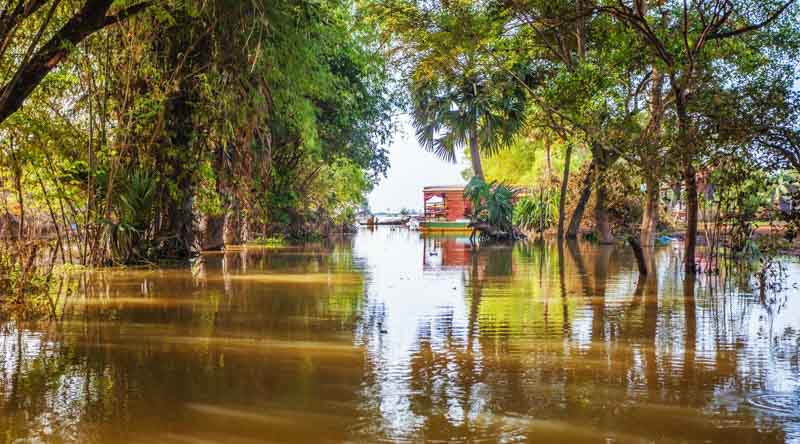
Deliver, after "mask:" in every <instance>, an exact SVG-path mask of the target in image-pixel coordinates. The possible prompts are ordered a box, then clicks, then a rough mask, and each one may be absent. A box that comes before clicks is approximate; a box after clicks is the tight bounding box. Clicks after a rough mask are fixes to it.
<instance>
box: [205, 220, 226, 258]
mask: <svg viewBox="0 0 800 444" xmlns="http://www.w3.org/2000/svg"><path fill="white" fill-rule="evenodd" d="M203 225H204V226H203V229H202V239H201V241H200V249H202V250H204V251H218V250H222V248H223V247H224V246H225V238H224V231H225V230H224V226H225V215H223V214H214V215H211V216H204V221H203Z"/></svg>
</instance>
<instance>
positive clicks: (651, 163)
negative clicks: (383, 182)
mask: <svg viewBox="0 0 800 444" xmlns="http://www.w3.org/2000/svg"><path fill="white" fill-rule="evenodd" d="M364 3H365V4H366V5H367V6H368V8H367V9H368V10H369V11H370V12H371V14H372V17H374V20H375V23H376V24H377V25H378V26H379V27H380V29H381V30H382V32H383V34H384V35H386V36H387V38H386V41H387V42H388V48H389V50H390V51H388V52H387V53H388V54H390V55H392V56H395V60H396V61H397V63H398V64H399V65H400V66H402V67H404V68H405V69H407V72H409V73H412V74H413V73H416V72H420V71H422V72H425V73H431V74H430V76H431V77H433V78H435V80H436V82H437V83H436V85H439V84H440V83H444V84H446V85H449V86H450V87H451V88H454V89H455V90H460V89H459V88H460V87H459V85H460V84H461V83H462V82H466V83H467V84H472V85H473V88H472V90H471V91H473V96H472V97H475V98H477V97H481V95H486V96H488V97H485V98H481V99H479V101H480V103H483V104H493V103H512V102H508V101H507V99H506V98H507V97H515V99H514V101H513V103H514V104H515V105H514V106H508V107H501V108H502V109H513V110H515V112H513V113H505V114H498V115H499V116H501V117H500V119H499V120H501V121H502V124H499V123H495V119H494V118H489V117H481V114H480V113H478V112H473V111H469V110H470V109H471V108H470V107H469V106H467V105H469V103H470V100H468V99H467V98H466V96H465V95H456V94H451V95H437V96H436V101H435V103H436V108H437V109H440V110H446V111H447V113H445V112H437V113H422V114H421V113H420V111H428V110H430V109H431V106H430V105H429V103H430V101H429V100H428V101H421V100H418V99H417V97H419V95H420V93H419V89H420V88H423V89H424V91H425V93H426V94H433V93H432V91H441V90H443V88H442V87H440V86H434V87H429V85H426V84H424V83H422V82H420V76H415V75H407V76H405V77H404V78H405V79H406V80H407V82H406V83H407V84H406V87H407V90H408V92H409V96H410V97H412V100H411V103H410V106H409V108H410V111H411V112H413V113H415V116H417V122H418V128H424V129H425V131H422V135H423V136H425V137H420V139H421V140H422V141H423V145H426V144H427V145H426V146H427V147H428V149H432V150H433V151H436V152H440V153H441V152H444V153H446V155H443V157H445V158H451V159H452V158H453V156H452V155H451V154H450V153H452V150H451V149H450V148H449V145H445V144H442V146H445V147H446V148H447V149H438V148H437V147H436V145H435V144H434V145H433V146H431V145H430V141H431V140H433V141H434V142H436V139H435V138H431V137H430V134H439V135H441V136H442V137H450V134H452V133H453V132H452V128H460V130H459V131H460V132H459V133H458V134H463V133H464V131H463V130H464V129H467V128H468V126H469V125H470V124H469V123H468V121H465V120H459V121H458V122H459V123H458V124H457V125H456V124H454V123H453V122H454V115H455V116H457V117H459V118H461V119H464V118H466V117H469V118H470V119H472V121H473V122H475V123H476V124H477V125H476V124H472V125H473V126H477V127H480V125H481V124H483V125H486V126H487V127H493V128H498V129H497V130H495V131H494V134H496V135H497V136H502V137H498V140H503V141H504V142H505V143H502V144H484V145H478V146H477V148H476V147H472V146H470V149H469V150H468V151H467V155H468V156H469V157H471V158H472V160H473V172H472V173H476V174H477V175H478V176H481V175H482V174H480V173H481V171H483V172H484V173H485V174H483V175H485V176H486V180H487V181H492V180H502V181H505V182H507V183H511V184H513V185H514V186H520V187H524V188H529V189H530V191H529V193H528V194H529V196H531V197H529V198H527V199H524V200H523V201H522V206H523V208H520V209H519V210H518V217H517V220H518V222H519V223H520V224H522V225H524V226H525V227H526V228H529V229H530V228H532V229H534V230H536V229H542V228H543V227H544V226H549V225H553V224H554V225H556V226H557V227H558V235H559V236H565V237H568V238H570V237H577V236H578V234H579V233H580V231H581V229H582V228H584V229H585V228H590V229H591V230H592V231H593V233H594V234H593V235H594V237H595V238H596V239H597V240H598V241H600V242H602V243H612V242H615V240H616V239H617V238H618V237H626V238H629V239H630V238H633V237H636V238H639V239H640V241H641V244H642V245H645V246H651V245H653V244H654V243H655V240H656V237H657V235H658V233H659V230H661V229H663V228H664V226H665V224H667V223H674V224H677V225H678V226H680V227H679V228H681V229H682V230H681V231H682V236H683V237H684V239H685V246H686V259H685V269H686V271H688V272H690V273H691V272H694V271H695V268H696V254H695V247H696V245H697V238H698V233H699V232H702V231H706V230H707V228H708V225H709V223H715V222H714V221H710V220H704V218H705V215H703V214H701V211H700V210H701V207H702V206H703V205H704V201H705V200H707V199H706V196H705V195H708V197H711V196H712V195H714V194H715V193H716V194H717V195H720V197H718V198H717V199H718V200H719V199H722V200H725V201H727V200H728V198H727V197H724V196H725V195H727V194H730V193H738V192H735V191H733V188H736V187H738V186H739V185H740V184H739V183H733V182H732V183H730V184H729V185H730V186H731V188H732V189H731V190H728V189H726V187H728V185H721V188H722V189H720V187H717V188H716V189H715V186H714V184H713V183H712V182H713V180H714V178H715V177H718V176H719V174H718V173H716V172H715V171H717V170H719V169H723V168H725V166H724V163H723V162H722V160H723V159H734V160H736V161H738V162H745V163H746V164H749V165H751V166H752V165H758V166H759V167H760V168H761V169H760V173H758V174H754V175H751V176H749V177H748V178H747V180H751V181H757V182H758V183H759V190H762V189H764V187H767V186H768V184H769V183H770V182H773V181H774V180H775V177H778V176H781V177H792V176H786V175H785V173H784V170H785V169H787V168H790V169H795V170H797V165H798V164H797V154H798V150H797V147H798V141H799V140H800V138H798V135H800V127H798V124H797V116H798V114H797V110H798V109H799V108H798V106H800V100H798V95H797V93H796V91H795V89H796V87H795V85H796V84H797V76H798V72H797V69H796V62H797V60H798V55H800V53H798V50H800V45H799V44H800V27H798V23H800V22H799V21H798V14H799V13H800V6H798V4H797V3H796V2H795V1H793V0H783V1H781V0H774V1H763V0H758V1H756V0H730V1H720V2H704V1H689V2H686V1H672V0H636V1H618V0H614V1H605V0H555V1H554V0H519V1H517V0H515V1H505V0H491V1H486V2H470V1H462V0H455V1H452V0H450V1H424V2H423V1H415V0H371V1H365V2H364ZM432 58H433V61H432ZM476 72H477V73H479V74H475V73H476ZM496 78H503V79H505V81H503V82H494V83H493V84H492V88H488V89H482V88H481V86H482V85H483V83H481V82H482V81H484V80H485V81H487V82H488V81H489V80H490V79H496ZM474 79H481V81H477V80H474ZM509 85H514V86H513V87H511V86H509ZM461 89H463V88H461ZM509 92H513V93H512V94H509ZM426 97H427V96H426ZM474 100H477V99H474ZM463 122H467V123H463ZM490 123H491V125H489V124H490ZM467 134H468V133H467ZM464 137H465V136H459V137H458V138H457V140H463V139H464ZM460 145H461V146H463V145H465V143H463V142H462V143H461V144H460ZM476 145H477V144H476ZM503 149H505V151H503ZM543 152H544V153H543ZM541 154H544V155H541ZM481 156H483V157H484V159H483V160H482V164H481V167H482V170H477V169H476V165H478V164H479V163H481V162H476V158H480V157H481ZM576 176H577V177H576ZM794 177H796V176H794ZM797 186H798V185H797V183H796V181H794V182H793V183H791V184H788V185H787V187H788V188H787V189H795V188H796V187H797ZM537 190H541V192H542V193H543V194H544V193H546V194H548V195H549V194H550V193H553V192H556V190H558V194H559V196H558V200H557V201H558V204H557V205H558V208H559V211H558V213H559V214H558V221H557V222H552V220H550V218H541V217H539V216H535V215H536V214H537V213H539V210H540V209H545V208H552V202H553V199H549V198H548V199H546V200H547V203H548V205H538V204H537V203H536V201H535V198H534V196H536V194H537ZM759 193H761V191H759ZM762 194H763V193H762ZM790 194H791V193H784V197H783V198H781V199H778V200H773V201H765V200H763V199H761V200H759V202H760V203H759V204H758V205H757V206H758V208H759V211H755V212H753V211H750V212H749V213H747V214H746V215H745V216H744V217H745V218H746V219H748V220H750V223H751V224H752V223H753V222H755V220H756V219H759V218H765V217H766V218H771V219H773V220H778V219H791V220H794V219H793V216H791V214H793V213H796V211H797V210H796V208H797V203H796V202H794V203H792V202H790V199H791V198H790ZM759 195H760V194H759ZM532 199H533V200H532ZM713 199H714V198H712V200H713ZM751 203H752V202H740V203H738V204H737V208H740V209H743V208H746V207H749V206H750V204H751ZM778 207H780V208H782V210H781V211H773V210H775V209H776V208H778ZM567 213H569V217H568V218H567ZM545 219H547V220H546V221H545ZM567 219H568V220H567ZM795 219H796V218H795ZM536 220H539V221H540V222H536ZM545 222H546V223H545ZM720 224H721V230H722V231H723V232H724V234H725V238H726V242H727V241H732V243H738V241H736V240H735V237H736V236H737V234H736V233H735V230H740V228H736V227H735V225H736V224H734V223H733V222H731V219H730V218H726V221H723V222H720ZM676 228H678V227H676ZM784 228H786V226H785V225H784V226H778V231H780V230H781V229H784ZM750 231H752V230H750ZM787 232H788V233H789V234H791V232H793V231H792V230H791V229H789V230H788V231H787ZM700 234H701V235H702V233H700ZM751 234H752V233H751ZM748 237H749V235H748Z"/></svg>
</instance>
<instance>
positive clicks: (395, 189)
mask: <svg viewBox="0 0 800 444" xmlns="http://www.w3.org/2000/svg"><path fill="white" fill-rule="evenodd" d="M397 119H398V120H397V129H396V130H395V134H394V140H393V141H392V144H391V146H390V147H389V162H390V165H391V168H390V169H389V174H388V175H387V177H386V178H385V179H383V180H381V182H380V183H379V184H378V185H377V186H376V187H375V189H374V190H372V192H371V193H370V195H369V196H368V200H369V206H370V209H371V210H372V211H373V212H379V211H387V210H388V211H400V210H401V209H403V208H409V209H417V210H422V188H423V187H425V186H429V185H455V184H464V183H466V181H465V180H464V179H463V178H462V177H461V171H462V170H464V169H465V168H466V167H467V165H466V164H465V162H466V161H465V159H464V158H463V156H461V155H460V154H461V153H458V154H459V159H458V163H450V162H446V161H444V160H441V159H439V158H438V157H436V156H434V155H433V154H431V153H429V152H427V151H425V150H424V149H423V148H422V147H421V146H420V145H419V143H418V142H417V139H416V137H415V136H414V127H413V126H412V125H411V120H410V118H409V116H408V115H406V114H403V115H401V116H398V118H397Z"/></svg>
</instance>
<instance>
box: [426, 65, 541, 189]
mask: <svg viewBox="0 0 800 444" xmlns="http://www.w3.org/2000/svg"><path fill="white" fill-rule="evenodd" d="M426 68H428V67H427V66H425V65H424V64H419V65H418V66H417V69H416V70H415V72H414V76H413V78H412V79H411V99H412V106H413V120H414V128H415V130H416V135H417V139H418V140H419V143H420V144H421V145H422V147H423V148H425V149H426V150H428V151H430V152H432V153H434V154H436V155H437V156H438V157H440V158H442V159H444V160H447V161H450V162H455V160H456V151H457V150H462V149H464V147H466V146H468V147H469V154H470V160H471V162H472V170H473V173H474V175H475V176H477V177H480V178H481V179H483V177H484V176H483V167H482V166H481V157H480V156H481V151H484V152H490V153H491V152H493V151H494V150H497V149H499V148H502V147H505V146H508V144H510V142H511V141H512V139H513V137H514V136H515V135H516V133H517V132H518V131H519V129H520V128H521V127H522V125H523V123H524V117H525V104H526V96H525V94H526V92H525V90H524V88H523V87H522V86H521V85H520V84H519V82H516V81H515V80H514V79H509V78H507V77H506V76H505V75H503V74H502V73H496V74H495V75H494V76H492V77H488V76H482V75H479V74H476V73H473V72H472V71H473V69H472V67H470V66H469V62H466V64H462V62H460V61H458V60H456V61H455V62H454V63H452V64H451V65H450V66H448V67H447V68H446V69H440V70H436V71H433V72H432V71H430V70H429V69H426ZM508 77H510V76H508Z"/></svg>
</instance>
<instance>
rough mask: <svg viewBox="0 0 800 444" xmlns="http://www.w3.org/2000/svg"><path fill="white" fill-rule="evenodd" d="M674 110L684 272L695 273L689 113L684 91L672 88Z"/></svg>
mask: <svg viewBox="0 0 800 444" xmlns="http://www.w3.org/2000/svg"><path fill="white" fill-rule="evenodd" d="M673 90H674V92H675V109H676V114H677V117H678V143H679V144H680V146H679V149H680V153H681V156H682V159H683V176H684V177H683V180H684V182H685V184H686V240H685V254H686V256H685V258H684V270H685V271H686V272H687V273H690V274H691V273H695V272H696V271H697V266H696V263H695V250H696V248H697V223H698V218H697V207H698V200H697V172H696V171H695V169H694V164H693V161H694V148H693V147H692V141H691V138H690V133H689V113H688V110H687V108H686V96H685V95H686V91H685V90H684V89H681V88H680V87H676V86H674V80H673Z"/></svg>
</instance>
